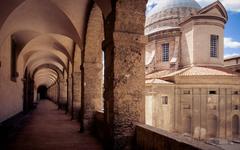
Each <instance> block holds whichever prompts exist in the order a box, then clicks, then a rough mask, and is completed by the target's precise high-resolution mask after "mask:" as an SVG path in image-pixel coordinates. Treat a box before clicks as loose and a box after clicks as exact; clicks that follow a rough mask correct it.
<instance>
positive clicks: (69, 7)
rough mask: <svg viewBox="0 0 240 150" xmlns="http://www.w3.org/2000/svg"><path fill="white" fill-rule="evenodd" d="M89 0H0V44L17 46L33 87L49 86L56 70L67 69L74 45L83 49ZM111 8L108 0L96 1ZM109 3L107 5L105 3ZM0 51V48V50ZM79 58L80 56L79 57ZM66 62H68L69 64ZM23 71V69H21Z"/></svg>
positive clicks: (53, 79)
mask: <svg viewBox="0 0 240 150" xmlns="http://www.w3.org/2000/svg"><path fill="white" fill-rule="evenodd" d="M92 2H93V1H91V0H2V1H1V6H0V45H2V44H3V43H5V42H9V37H11V40H13V41H14V43H15V44H16V45H17V51H18V59H19V58H20V57H21V59H22V60H23V64H24V69H26V68H27V69H28V70H29V73H30V74H31V75H32V76H33V79H34V80H35V83H36V85H37V86H40V85H46V86H47V87H49V86H51V85H52V84H53V83H55V82H56V80H57V79H58V77H59V73H61V74H62V73H63V72H64V71H68V69H69V68H68V67H69V66H71V65H72V62H73V60H74V58H73V57H74V49H75V45H76V46H77V47H78V48H80V49H83V46H84V40H85V34H86V33H85V29H86V25H87V19H88V18H87V17H88V14H89V11H90V10H91V3H92ZM96 2H97V3H98V4H100V5H99V6H100V7H106V9H105V10H104V11H103V14H105V16H107V14H108V13H109V12H110V11H111V5H109V4H110V3H109V0H96ZM108 3H109V4H108ZM1 51H2V49H1ZM79 59H80V58H79ZM69 64H70V65H69ZM23 72H24V71H23Z"/></svg>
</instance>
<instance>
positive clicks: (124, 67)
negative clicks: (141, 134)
mask: <svg viewBox="0 0 240 150" xmlns="http://www.w3.org/2000/svg"><path fill="white" fill-rule="evenodd" d="M145 7H146V1H145V0H138V1H136V0H121V1H117V3H116V14H115V15H116V16H115V24H114V30H113V37H112V38H113V42H111V41H109V39H106V40H105V44H106V45H104V50H105V85H104V86H105V93H104V99H105V106H104V108H105V121H106V123H107V124H108V129H109V135H110V136H112V140H113V141H112V142H113V143H112V144H113V149H123V150H124V149H133V148H132V147H131V145H133V144H132V142H133V135H134V131H135V123H137V122H140V123H144V120H145V118H144V116H145V101H144V88H145V71H144V68H145V67H144V66H145V65H144V61H145V60H144V57H145V56H144V55H145V48H144V47H145V41H146V40H145V38H144V36H143V32H144V21H145V15H144V14H145ZM105 23H106V24H105V29H109V28H107V25H108V24H109V23H108V24H107V21H106V22H105ZM106 35H108V33H107V34H106Z"/></svg>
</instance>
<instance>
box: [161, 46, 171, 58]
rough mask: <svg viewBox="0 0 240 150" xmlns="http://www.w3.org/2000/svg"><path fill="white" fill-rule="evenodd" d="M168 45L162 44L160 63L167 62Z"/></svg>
mask: <svg viewBox="0 0 240 150" xmlns="http://www.w3.org/2000/svg"><path fill="white" fill-rule="evenodd" d="M169 47H170V46H169V43H163V44H162V62H169Z"/></svg>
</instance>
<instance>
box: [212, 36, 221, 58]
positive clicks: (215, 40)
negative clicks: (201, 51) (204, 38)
mask: <svg viewBox="0 0 240 150" xmlns="http://www.w3.org/2000/svg"><path fill="white" fill-rule="evenodd" d="M218 39H219V38H218V35H211V41H210V56H211V57H217V55H218Z"/></svg>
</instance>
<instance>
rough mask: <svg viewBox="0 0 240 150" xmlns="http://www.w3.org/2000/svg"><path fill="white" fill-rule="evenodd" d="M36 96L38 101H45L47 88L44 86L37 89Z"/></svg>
mask: <svg viewBox="0 0 240 150" xmlns="http://www.w3.org/2000/svg"><path fill="white" fill-rule="evenodd" d="M38 96H39V98H40V99H47V87H46V86H39V87H38Z"/></svg>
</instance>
